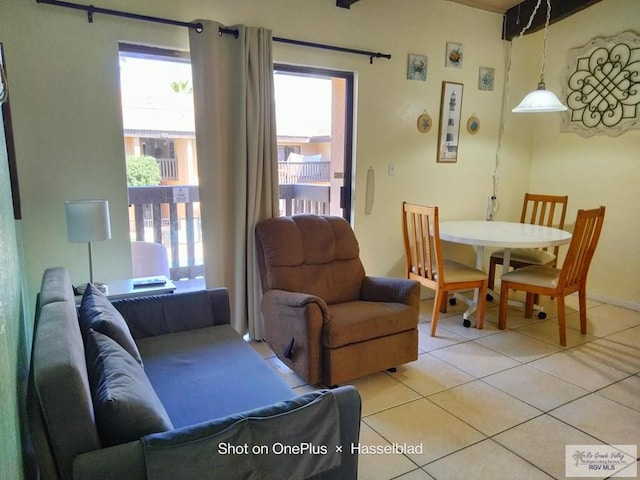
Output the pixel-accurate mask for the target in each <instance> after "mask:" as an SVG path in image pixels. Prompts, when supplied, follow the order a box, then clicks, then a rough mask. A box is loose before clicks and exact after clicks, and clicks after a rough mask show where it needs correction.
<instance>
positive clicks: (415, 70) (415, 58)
mask: <svg viewBox="0 0 640 480" xmlns="http://www.w3.org/2000/svg"><path fill="white" fill-rule="evenodd" d="M427 60H428V59H427V57H425V56H424V55H417V54H415V53H410V54H409V56H408V58H407V80H422V81H423V82H424V81H425V80H426V79H427Z"/></svg>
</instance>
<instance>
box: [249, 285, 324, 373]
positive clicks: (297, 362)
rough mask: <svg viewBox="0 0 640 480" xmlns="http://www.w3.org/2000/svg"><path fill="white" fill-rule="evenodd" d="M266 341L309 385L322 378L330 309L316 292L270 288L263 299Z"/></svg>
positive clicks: (262, 307) (262, 308) (262, 309)
mask: <svg viewBox="0 0 640 480" xmlns="http://www.w3.org/2000/svg"><path fill="white" fill-rule="evenodd" d="M261 311H262V316H263V317H264V326H265V333H266V336H267V338H266V340H267V343H268V344H269V346H270V347H271V349H272V350H273V351H274V353H275V354H276V355H277V356H278V358H279V359H280V360H282V361H283V362H284V363H285V364H286V365H288V366H289V368H291V369H292V370H293V371H295V372H296V373H298V375H300V376H301V377H303V378H304V379H306V380H307V382H309V383H310V384H315V383H319V382H320V381H321V380H322V378H321V376H322V330H323V326H324V323H325V322H327V321H329V309H328V307H327V304H326V303H325V301H324V300H322V299H321V298H319V297H316V296H315V295H307V294H304V293H297V292H288V291H284V290H276V289H274V290H269V291H267V292H266V293H265V294H264V295H263V297H262V302H261Z"/></svg>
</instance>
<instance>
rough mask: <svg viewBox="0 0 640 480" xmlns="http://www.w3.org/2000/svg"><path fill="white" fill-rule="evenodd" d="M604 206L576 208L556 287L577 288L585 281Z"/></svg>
mask: <svg viewBox="0 0 640 480" xmlns="http://www.w3.org/2000/svg"><path fill="white" fill-rule="evenodd" d="M604 213H605V207H600V208H594V209H592V210H578V216H577V218H576V223H575V227H574V230H573V236H572V237H571V243H570V244H569V250H568V251H567V256H566V257H565V260H564V263H563V264H562V271H561V273H560V279H559V282H558V288H559V289H562V290H564V291H571V290H574V291H575V290H578V287H579V286H580V285H581V284H582V283H583V282H586V277H587V273H588V271H589V265H590V264H591V260H592V259H593V254H594V252H595V250H596V245H597V244H598V239H599V238H600V232H601V231H602V224H603V222H604Z"/></svg>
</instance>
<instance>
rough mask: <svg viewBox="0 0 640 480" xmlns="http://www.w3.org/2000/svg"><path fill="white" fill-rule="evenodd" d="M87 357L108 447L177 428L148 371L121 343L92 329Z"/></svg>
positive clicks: (98, 417) (99, 421)
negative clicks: (147, 373) (153, 385)
mask: <svg viewBox="0 0 640 480" xmlns="http://www.w3.org/2000/svg"><path fill="white" fill-rule="evenodd" d="M86 357H87V371H88V374H89V384H90V385H91V394H92V397H93V407H94V410H95V414H96V423H97V425H98V432H99V434H100V438H101V439H102V441H103V443H104V444H105V445H106V446H111V445H118V444H121V443H126V442H130V441H133V440H138V439H139V438H140V437H142V436H144V435H148V434H150V433H157V432H165V431H167V430H171V429H173V425H172V424H171V420H169V417H168V416H167V412H166V411H165V409H164V407H163V405H162V403H161V402H160V399H159V398H158V396H157V395H156V392H155V391H154V390H153V387H152V386H151V384H150V383H149V379H148V378H147V376H146V375H145V373H144V370H143V369H142V367H141V366H140V364H138V363H137V362H136V361H135V360H134V359H133V358H132V357H131V355H130V354H129V353H128V352H126V351H125V350H124V349H123V348H122V347H121V346H120V345H119V344H118V343H117V342H115V341H114V340H112V339H111V338H109V337H108V336H106V335H103V334H101V333H100V332H96V331H93V330H90V331H89V333H88V335H87V344H86ZM182 393H183V394H184V392H182Z"/></svg>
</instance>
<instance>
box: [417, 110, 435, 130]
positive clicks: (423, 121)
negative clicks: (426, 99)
mask: <svg viewBox="0 0 640 480" xmlns="http://www.w3.org/2000/svg"><path fill="white" fill-rule="evenodd" d="M432 126H433V120H431V117H430V116H429V114H428V113H426V112H425V113H423V114H422V115H420V116H419V117H418V131H419V132H420V133H427V132H428V131H429V130H431V127H432Z"/></svg>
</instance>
